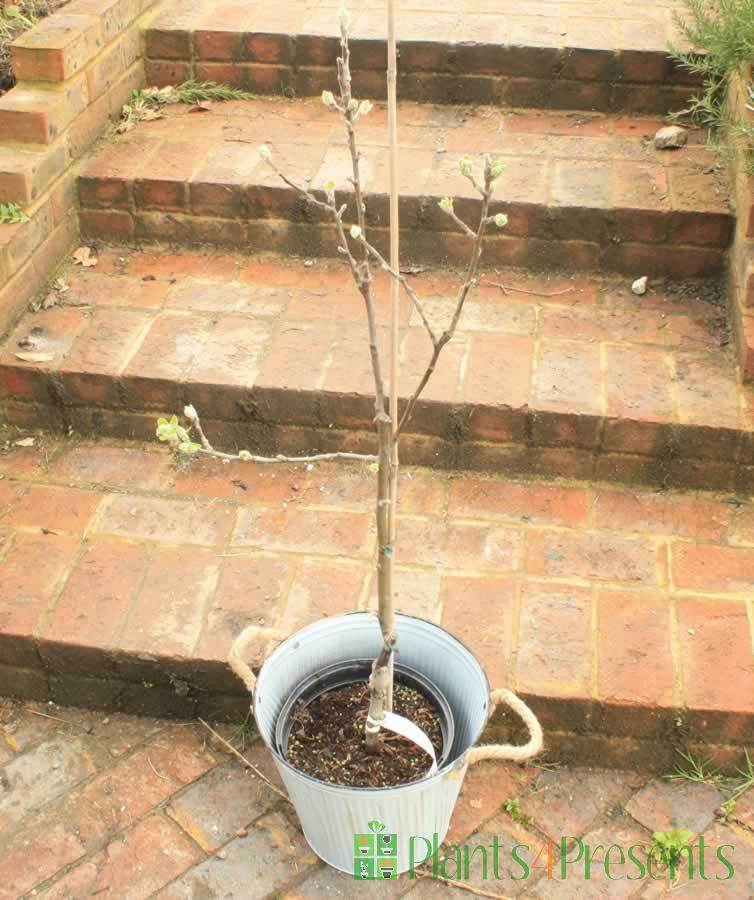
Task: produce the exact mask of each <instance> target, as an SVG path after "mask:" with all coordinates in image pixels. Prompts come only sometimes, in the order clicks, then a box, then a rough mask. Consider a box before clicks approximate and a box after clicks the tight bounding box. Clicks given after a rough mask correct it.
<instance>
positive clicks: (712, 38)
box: [670, 0, 754, 167]
mask: <svg viewBox="0 0 754 900" xmlns="http://www.w3.org/2000/svg"><path fill="white" fill-rule="evenodd" d="M684 5H685V7H686V10H685V14H681V13H676V15H675V19H676V23H677V25H678V27H679V29H680V32H681V34H682V35H683V37H684V38H685V40H686V41H687V43H688V44H689V45H690V46H691V47H692V48H693V50H690V51H687V50H680V49H679V48H678V47H674V46H671V48H670V52H671V56H672V57H673V59H675V60H676V62H677V63H679V64H680V65H681V66H682V67H683V68H684V69H687V70H688V71H689V72H693V73H694V74H696V75H699V76H701V78H702V82H703V87H702V91H701V94H699V95H698V96H692V97H691V99H690V100H689V105H688V106H687V107H686V108H685V109H684V110H681V111H680V112H679V113H677V114H676V116H675V117H676V118H677V117H683V116H685V117H688V118H689V119H690V120H691V121H692V122H694V124H696V125H701V126H702V127H704V128H708V129H710V130H711V134H710V138H711V141H712V143H714V144H715V145H716V146H717V147H718V149H720V150H723V151H725V152H727V153H729V152H731V150H732V148H731V147H730V143H729V142H730V138H732V137H736V136H738V137H742V138H744V139H745V141H746V142H747V143H748V154H747V155H748V156H749V161H748V165H749V167H750V166H751V164H752V163H751V152H752V150H754V129H752V127H751V126H749V125H748V124H746V123H744V122H741V121H740V120H739V119H737V118H736V117H735V116H733V114H732V112H731V110H730V108H729V104H728V91H729V87H730V83H731V79H732V78H733V76H734V75H736V74H741V73H742V71H743V67H744V66H745V65H746V64H748V63H751V62H752V61H753V60H754V0H684Z"/></svg>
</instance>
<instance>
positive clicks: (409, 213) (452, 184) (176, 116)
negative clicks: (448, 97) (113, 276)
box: [79, 99, 733, 277]
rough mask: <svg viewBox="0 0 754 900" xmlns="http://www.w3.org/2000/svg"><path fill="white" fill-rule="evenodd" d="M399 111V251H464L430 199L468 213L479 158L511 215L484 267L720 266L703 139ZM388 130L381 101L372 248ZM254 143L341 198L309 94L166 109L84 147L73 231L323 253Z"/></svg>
mask: <svg viewBox="0 0 754 900" xmlns="http://www.w3.org/2000/svg"><path fill="white" fill-rule="evenodd" d="M400 121H401V131H400V140H401V143H402V150H401V166H402V185H401V191H402V215H401V225H402V228H403V232H404V235H403V245H402V246H403V257H404V259H406V260H411V261H413V262H417V263H423V264H426V263H440V264H443V263H449V262H450V263H454V262H463V261H465V258H466V254H467V252H468V246H467V245H468V241H467V240H466V238H465V237H463V235H462V234H461V233H460V232H459V230H458V228H457V226H456V225H454V223H453V222H452V221H451V220H450V219H449V218H448V217H447V216H446V215H445V214H443V213H442V212H441V211H440V210H439V209H438V208H437V203H438V201H439V200H440V199H441V198H442V197H444V196H446V195H450V196H453V197H455V198H457V210H458V212H459V213H460V214H461V215H462V216H463V217H465V218H466V219H467V220H468V221H469V222H473V220H474V216H475V215H478V208H479V202H478V197H476V196H475V195H474V194H475V192H474V189H473V187H471V185H470V184H469V182H468V181H467V180H466V179H465V178H463V177H462V176H461V175H460V173H459V171H458V163H459V160H460V158H461V157H462V156H463V155H464V154H469V155H471V156H472V157H474V158H480V157H481V155H482V154H483V153H486V152H489V153H492V154H494V155H496V156H498V157H499V158H500V159H501V160H503V161H504V162H505V164H506V166H507V168H506V171H505V172H504V174H503V176H502V177H501V178H500V179H499V181H498V182H497V192H496V197H497V198H499V200H498V201H497V202H496V203H495V205H494V207H493V209H494V211H504V212H506V213H507V214H508V217H509V224H508V227H507V228H505V229H504V230H503V231H498V232H496V233H495V234H494V235H492V236H491V237H490V238H489V240H488V241H487V246H486V250H485V254H486V257H485V258H486V259H487V261H488V262H489V263H494V264H501V265H506V264H507V265H520V266H527V267H537V268H542V267H549V268H552V267H560V266H564V267H566V268H568V269H569V270H571V271H573V270H574V269H586V270H593V269H603V270H608V271H623V272H626V273H629V274H633V275H634V277H637V276H638V275H640V274H650V275H654V274H661V273H662V274H671V275H675V276H680V277H691V276H696V275H702V274H709V273H711V272H715V271H716V270H718V269H719V268H720V266H721V264H722V261H723V257H724V251H725V248H726V246H727V244H728V242H729V238H730V234H731V228H732V222H733V219H732V215H731V212H730V208H729V204H728V200H727V185H726V183H725V180H724V178H723V177H722V174H721V173H720V171H719V169H718V168H716V160H715V158H714V156H712V155H711V153H710V151H708V150H707V149H706V148H705V147H703V146H701V143H700V142H701V140H702V137H701V135H694V136H693V137H692V141H694V143H692V144H691V145H690V146H688V147H686V148H685V149H683V150H679V151H676V152H673V151H657V150H655V149H654V147H653V145H652V144H651V141H649V142H648V141H647V140H645V139H644V138H645V137H647V136H648V137H650V138H651V135H653V134H654V131H655V129H656V128H657V127H658V125H659V124H660V123H659V122H658V121H656V120H646V119H638V120H637V119H626V118H620V117H618V118H615V117H605V116H581V115H579V114H565V113H553V114H542V113H537V112H531V113H523V114H520V115H516V114H508V113H505V112H501V111H500V110H497V109H492V108H488V107H487V108H478V109H475V110H469V109H466V108H462V107H449V106H427V105H424V106H422V105H417V104H404V105H402V107H401V110H400ZM386 133H387V131H386V113H385V110H384V109H377V110H374V111H373V112H372V114H371V115H370V116H369V117H368V118H367V119H365V120H363V121H362V122H360V123H359V126H358V136H359V143H360V147H361V150H362V154H363V158H362V172H363V179H364V188H365V191H366V201H367V207H368V215H369V220H370V222H371V224H372V225H373V226H374V230H373V232H372V237H373V240H374V242H375V243H377V244H378V245H379V246H380V247H381V248H382V249H383V250H386V246H385V245H386V243H387V231H386V224H387V220H388V212H387V206H388V202H387V189H388V167H387V149H386V147H385V135H386ZM263 143H266V144H268V145H269V146H270V147H271V149H272V152H273V153H274V155H275V158H276V159H277V161H278V165H279V166H280V167H281V168H282V169H283V170H285V171H286V172H287V173H289V174H290V175H291V176H292V177H294V178H298V179H300V180H301V181H304V180H310V182H311V185H312V187H313V189H315V190H320V191H321V190H322V189H323V188H324V185H325V184H326V183H327V181H329V180H330V179H331V178H332V179H333V180H334V181H335V182H336V185H337V189H338V191H340V192H342V194H343V196H344V199H347V198H348V196H352V192H351V186H350V183H349V181H348V177H349V172H350V159H349V158H348V154H347V150H346V147H345V142H344V137H343V129H342V125H341V123H340V122H339V121H338V119H337V117H336V116H335V115H333V113H331V112H329V111H328V110H327V109H325V107H324V106H323V104H322V103H321V102H320V101H319V100H296V101H285V100H265V99H260V100H255V101H234V102H230V103H223V104H218V105H216V106H214V107H213V108H212V109H211V111H209V112H205V113H200V114H191V113H190V112H189V111H187V109H186V107H179V106H176V107H169V108H168V109H167V111H166V114H165V118H164V119H161V120H157V121H154V122H148V123H142V124H141V125H139V126H138V127H137V128H135V129H133V130H132V131H130V132H129V133H127V134H125V135H122V136H119V137H118V138H117V139H115V140H114V141H112V142H111V143H109V144H106V145H105V146H103V147H102V148H101V150H100V152H99V153H98V154H96V155H95V156H94V158H93V159H92V161H91V163H90V165H89V166H88V168H87V169H85V171H84V172H83V174H82V177H81V178H80V181H79V197H80V201H81V206H82V211H81V225H82V228H83V232H84V234H85V235H87V236H89V237H91V238H95V239H104V240H114V241H124V240H133V239H137V240H163V241H171V242H178V243H192V242H197V243H214V244H224V245H231V246H237V247H243V248H249V249H252V250H262V251H264V250H271V249H274V250H281V251H285V252H293V253H297V254H304V255H313V256H322V255H325V256H326V255H336V253H335V251H336V246H337V245H336V240H335V236H334V231H333V227H332V225H330V224H329V223H327V222H326V221H325V219H324V218H323V216H322V214H320V213H318V212H317V211H316V210H313V209H312V208H311V207H308V205H306V204H304V203H303V202H302V201H301V200H300V199H299V198H298V196H297V195H296V193H295V192H294V191H293V190H292V189H290V188H288V187H287V186H286V185H284V184H283V182H282V181H281V180H280V178H279V177H278V176H277V175H276V174H275V172H273V171H272V170H271V169H270V168H269V166H268V165H267V164H266V163H265V162H264V160H263V159H261V158H260V156H259V148H260V146H261V145H262V144H263Z"/></svg>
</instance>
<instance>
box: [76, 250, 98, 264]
mask: <svg viewBox="0 0 754 900" xmlns="http://www.w3.org/2000/svg"><path fill="white" fill-rule="evenodd" d="M73 261H74V262H76V263H78V264H79V265H80V266H84V268H87V269H88V268H89V267H90V266H96V265H97V262H98V260H97V257H96V256H92V251H91V250H90V249H89V247H79V249H78V250H77V251H76V252H75V253H74V254H73Z"/></svg>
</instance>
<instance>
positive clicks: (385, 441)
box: [157, 9, 508, 751]
mask: <svg viewBox="0 0 754 900" xmlns="http://www.w3.org/2000/svg"><path fill="white" fill-rule="evenodd" d="M339 22H340V34H341V39H340V48H341V49H340V56H339V57H338V60H337V70H338V71H337V74H338V86H339V93H338V95H337V96H336V95H335V94H334V93H333V92H331V91H324V92H323V94H322V102H323V103H324V105H325V106H326V107H327V108H328V109H329V110H330V111H331V112H333V113H335V114H336V115H338V116H339V117H340V118H341V120H342V122H343V126H344V128H345V132H346V138H347V146H348V150H349V155H350V159H351V172H350V178H349V182H350V189H349V195H350V196H349V197H348V198H344V197H342V196H341V197H340V198H339V197H338V190H337V186H336V184H335V182H334V181H332V180H330V181H328V182H327V183H326V185H325V187H324V190H323V191H314V190H312V189H311V188H310V187H309V185H308V184H307V185H301V184H298V183H296V182H295V181H293V180H291V179H290V178H289V177H288V176H287V175H286V174H285V172H283V171H281V170H280V169H279V168H278V166H277V165H276V163H275V161H274V158H273V155H272V152H271V150H270V149H269V148H268V147H266V146H264V147H262V148H261V149H260V155H261V156H262V157H263V158H264V159H265V160H266V161H267V163H268V164H269V166H270V167H271V168H272V169H273V171H274V172H276V173H277V175H278V176H279V177H280V179H281V180H282V181H283V182H284V183H285V184H286V185H288V187H290V188H291V189H292V190H293V191H294V192H295V193H296V194H298V196H300V197H301V198H302V199H303V200H305V201H306V203H307V204H308V205H309V206H311V207H313V208H314V209H316V210H319V211H320V212H321V213H324V215H325V216H326V218H327V219H329V220H330V221H331V222H332V224H333V226H334V228H335V232H336V235H337V243H338V253H339V254H340V256H341V258H342V259H343V260H344V262H345V263H346V265H347V266H348V268H349V270H350V272H351V275H352V277H353V280H354V282H355V284H356V287H357V289H358V291H359V293H360V294H361V297H362V299H363V301H364V310H365V316H366V321H367V330H368V351H367V349H366V348H365V353H366V352H368V354H369V359H370V363H371V368H372V375H373V380H374V402H375V415H374V423H375V428H376V432H377V448H378V453H377V456H376V457H375V456H373V455H368V454H356V453H329V454H315V455H314V456H311V457H284V456H278V457H274V458H264V457H255V456H253V455H252V454H251V453H250V452H249V451H247V450H243V451H241V452H240V453H238V454H227V453H219V452H216V451H215V450H214V448H213V447H212V445H211V444H210V442H209V440H208V439H207V437H206V435H205V434H204V431H203V430H202V426H201V423H200V421H199V416H198V414H197V412H196V410H195V409H194V407H193V406H188V407H186V409H185V410H184V413H185V415H186V417H187V419H188V421H189V425H188V427H187V428H184V427H183V426H181V425H180V423H179V422H178V419H177V417H175V416H174V417H173V418H172V419H170V420H168V419H161V420H160V422H159V424H158V428H157V437H158V438H159V439H160V440H161V441H165V442H167V443H168V444H170V445H171V447H173V448H174V449H175V450H176V451H177V452H178V453H183V454H187V453H188V454H191V455H194V454H202V453H205V454H208V455H211V456H215V457H219V458H221V459H241V460H255V461H259V462H281V461H285V462H302V461H310V460H320V459H359V460H362V461H364V460H367V461H369V462H376V467H375V468H376V474H377V511H376V519H377V548H378V549H377V596H378V619H379V623H380V630H381V632H382V639H383V646H382V648H381V650H380V652H379V654H378V656H377V659H375V661H374V663H373V665H372V674H371V677H370V680H369V686H370V691H369V712H368V717H367V724H366V729H365V732H366V748H367V750H369V751H373V750H377V749H379V748H380V747H381V746H382V740H381V736H380V729H381V725H380V722H381V721H382V720H383V719H384V716H385V714H386V713H387V712H391V711H392V701H393V653H394V647H395V645H396V642H397V635H396V633H395V621H394V608H393V598H394V593H395V586H394V559H395V550H396V540H397V526H396V510H397V503H398V494H397V489H398V468H399V460H398V446H399V439H400V436H401V433H402V432H403V430H404V429H405V427H406V425H407V424H408V422H409V421H410V419H411V416H412V413H413V411H414V409H415V406H416V403H417V401H418V399H419V397H420V396H421V394H422V392H423V390H424V388H425V386H426V385H427V382H428V381H429V379H430V378H431V377H432V374H433V372H434V371H435V367H436V365H437V362H438V359H439V357H440V354H441V353H442V350H443V348H444V347H445V346H446V344H448V343H449V342H450V340H451V339H452V337H453V335H454V334H455V331H456V328H457V326H458V322H459V320H460V318H461V314H462V312H463V308H464V304H465V302H466V300H467V298H468V296H469V294H470V293H471V291H472V290H473V288H474V287H475V286H476V284H477V279H478V274H479V264H480V258H481V255H482V249H483V241H484V237H485V235H486V233H487V230H488V229H489V228H490V227H492V226H494V227H497V228H504V227H505V226H506V224H507V221H508V220H507V218H506V216H505V215H504V214H503V213H498V214H496V215H491V214H490V205H491V202H492V195H493V191H494V184H495V181H497V179H498V178H499V177H500V175H501V174H502V172H503V165H502V163H500V162H499V161H497V160H495V159H492V158H491V157H489V156H486V157H485V158H484V161H483V164H482V167H481V171H479V170H478V169H477V168H476V167H475V165H474V163H473V161H472V160H471V158H470V157H468V156H464V157H463V158H462V159H461V160H460V162H459V171H460V173H461V175H462V176H463V177H464V178H465V179H467V180H468V181H469V182H470V184H471V185H472V187H473V188H474V190H475V192H476V193H478V194H479V196H480V198H481V202H480V212H479V218H478V222H477V223H476V225H475V227H474V228H472V227H470V226H469V225H468V224H467V223H466V222H465V221H463V219H461V217H460V216H459V215H458V214H457V213H456V211H455V208H454V203H453V200H452V198H450V197H445V198H443V199H442V200H441V201H440V203H439V206H440V209H441V210H442V212H443V213H444V214H445V215H447V216H448V217H449V218H450V219H451V220H452V221H453V222H454V223H455V225H456V226H457V227H458V228H459V229H460V231H461V233H462V234H463V235H464V236H465V237H466V238H467V239H468V241H469V246H470V250H469V262H468V266H467V269H466V275H465V279H464V281H463V283H462V284H461V285H460V287H459V289H458V293H457V295H456V300H455V309H454V312H453V316H452V318H451V320H450V324H449V325H448V326H447V327H446V328H445V329H444V330H443V331H442V332H436V331H435V330H434V328H433V326H432V325H431V323H430V322H429V320H428V318H427V315H426V313H425V310H424V305H423V303H422V301H421V299H420V298H419V296H418V295H417V293H416V291H415V290H414V289H413V287H412V285H411V283H410V282H409V280H408V279H407V278H406V276H405V275H404V274H403V273H402V272H401V271H400V264H399V262H398V260H397V257H398V252H397V249H398V220H397V210H398V196H397V189H394V190H391V196H390V208H391V215H390V227H391V253H390V257H391V261H390V262H388V261H387V260H386V259H385V258H384V257H383V256H382V254H381V253H380V252H379V251H378V250H377V249H376V247H375V246H374V245H373V244H372V243H371V242H370V241H369V237H368V228H367V207H366V201H365V197H364V188H363V184H362V178H361V169H360V160H361V154H360V152H359V149H358V147H357V142H356V126H357V123H358V122H359V120H360V119H361V118H363V117H364V116H367V115H369V113H370V111H371V110H372V104H371V102H370V101H368V100H358V99H357V98H355V97H354V96H353V94H352V91H351V69H350V47H349V31H348V29H349V14H348V12H347V11H346V10H344V9H342V10H341V11H340V14H339ZM395 77H396V76H395V60H394V58H392V57H389V64H388V97H389V100H388V113H389V114H388V120H389V121H388V130H389V132H390V141H389V143H390V147H391V157H390V158H391V167H392V164H393V163H394V162H396V159H395V149H394V148H395V146H396V143H395V130H394V129H391V124H394V122H395V113H394V111H395ZM393 174H395V173H393ZM391 183H392V184H393V185H395V183H396V180H395V179H392V180H391ZM349 206H350V208H351V211H350V212H349ZM347 214H348V215H349V218H350V217H352V221H351V222H350V223H347V221H346V215H347ZM354 220H355V221H354ZM374 269H378V270H383V271H386V272H388V273H389V274H390V275H391V276H392V283H391V289H392V301H393V304H394V305H395V304H396V303H397V299H398V294H399V291H400V290H401V289H403V291H404V292H405V294H406V295H407V297H408V300H409V301H410V303H411V305H412V306H413V308H414V310H415V311H416V313H417V315H418V318H419V320H420V322H421V324H422V326H423V328H424V331H425V332H426V334H427V338H428V348H427V349H428V351H429V361H428V363H427V366H426V369H425V370H424V374H423V375H422V377H421V378H420V379H419V381H418V383H417V385H416V387H415V389H414V391H413V393H412V394H411V395H410V396H409V398H408V399H407V400H406V401H405V403H403V405H402V409H401V408H399V404H398V393H397V384H398V370H397V334H396V331H395V329H396V327H397V323H396V321H395V319H394V321H393V331H392V341H391V344H392V352H391V358H390V362H391V367H390V370H388V366H387V365H386V363H385V360H384V358H383V357H384V353H383V352H382V351H381V350H380V347H379V341H378V329H377V321H376V314H375V298H374V274H373V273H374ZM388 374H389V378H390V384H391V387H392V391H391V392H388V390H387V389H386V375H388ZM192 433H193V434H194V435H195V436H196V440H194V439H193V438H192Z"/></svg>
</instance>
